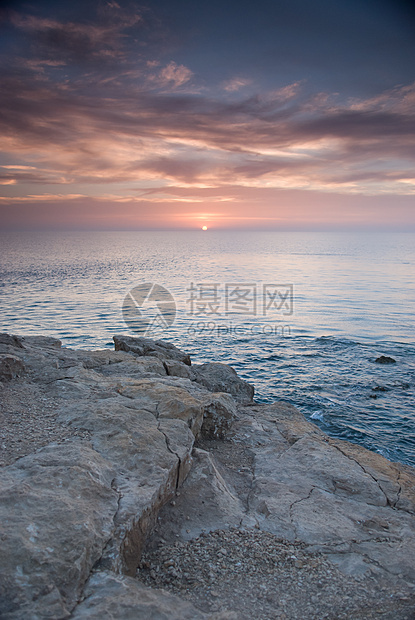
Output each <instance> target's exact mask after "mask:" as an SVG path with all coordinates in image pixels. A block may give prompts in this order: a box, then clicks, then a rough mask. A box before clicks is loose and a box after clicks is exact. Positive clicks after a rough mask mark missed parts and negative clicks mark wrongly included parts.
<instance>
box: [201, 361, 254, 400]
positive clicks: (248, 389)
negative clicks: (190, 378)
mask: <svg viewBox="0 0 415 620" xmlns="http://www.w3.org/2000/svg"><path fill="white" fill-rule="evenodd" d="M193 372H194V374H195V381H197V383H200V384H201V385H203V386H204V387H205V388H206V389H208V390H209V391H211V392H227V393H228V394H232V396H233V397H234V398H235V400H236V401H237V402H240V403H244V404H248V403H251V402H252V399H253V397H254V388H253V386H252V385H250V384H249V383H248V382H247V381H244V380H243V379H240V378H239V377H238V375H237V374H236V372H235V370H234V369H233V368H232V367H231V366H228V365H227V364H219V363H215V362H211V363H208V364H202V365H201V366H193Z"/></svg>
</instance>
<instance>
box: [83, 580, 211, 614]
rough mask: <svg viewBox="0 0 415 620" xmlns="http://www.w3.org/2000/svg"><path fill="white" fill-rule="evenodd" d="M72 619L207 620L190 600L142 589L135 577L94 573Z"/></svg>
mask: <svg viewBox="0 0 415 620" xmlns="http://www.w3.org/2000/svg"><path fill="white" fill-rule="evenodd" d="M72 618H73V620H84V619H85V620H86V619H88V620H94V619H96V620H113V619H115V618H117V619H118V618H119V619H120V620H148V619H149V618H151V620H208V618H211V616H208V615H205V614H203V613H202V612H201V611H199V610H198V609H196V608H195V607H194V606H193V605H192V604H191V603H188V602H187V601H184V600H181V599H180V598H179V597H177V596H174V595H173V594H169V593H168V592H165V591H164V590H153V589H152V588H146V587H145V586H143V585H142V584H141V583H140V582H138V581H137V580H136V579H132V578H131V577H124V576H121V575H114V574H113V573H108V572H98V573H95V574H94V575H93V576H92V577H91V579H90V580H89V583H88V586H87V588H86V590H85V600H84V601H83V602H82V603H81V604H80V605H78V607H77V608H76V611H75V613H74V614H73V616H72ZM212 620H213V618H212Z"/></svg>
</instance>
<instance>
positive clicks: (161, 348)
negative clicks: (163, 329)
mask: <svg viewBox="0 0 415 620" xmlns="http://www.w3.org/2000/svg"><path fill="white" fill-rule="evenodd" d="M113 340H114V344H115V350H116V351H128V352H131V353H134V354H135V355H156V356H158V357H160V358H161V359H164V358H167V359H173V360H178V361H179V362H183V363H184V364H187V365H188V366H190V363H191V362H190V356H189V355H187V354H186V353H183V352H182V351H180V350H179V349H178V348H177V347H175V346H174V345H173V344H171V343H170V342H165V341H164V340H150V338H133V337H132V336H114V338H113Z"/></svg>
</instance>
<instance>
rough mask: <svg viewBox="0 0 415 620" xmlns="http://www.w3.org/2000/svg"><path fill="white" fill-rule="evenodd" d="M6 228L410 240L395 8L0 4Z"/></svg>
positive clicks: (411, 132)
mask: <svg viewBox="0 0 415 620" xmlns="http://www.w3.org/2000/svg"><path fill="white" fill-rule="evenodd" d="M0 83H1V88H0V226H1V227H2V228H3V229H6V230H8V229H29V230H31V229H60V228H63V229H98V230H100V229H117V230H119V229H153V228H162V229H168V228H173V229H174V228H178V229H182V228H185V229H187V228H190V229H197V228H201V227H202V226H207V227H208V229H240V228H248V229H266V230H270V229H271V230H355V229H359V230H360V229H362V230H368V229H369V230H372V229H373V230H404V231H415V9H414V8H413V3H412V2H410V1H404V0H393V1H392V0H342V1H338V0H255V1H254V0H249V1H248V0H238V1H235V0H209V2H207V1H203V2H202V1H199V0H150V1H148V2H146V0H143V2H140V3H136V2H133V1H131V2H130V1H124V0H119V1H115V0H101V1H91V0H82V1H79V0H71V2H66V3H63V4H61V3H57V2H56V1H55V0H53V1H47V0H33V1H32V2H30V1H29V2H19V1H5V0H3V2H2V4H1V8H0Z"/></svg>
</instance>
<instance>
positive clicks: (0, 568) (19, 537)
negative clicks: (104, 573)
mask: <svg viewBox="0 0 415 620" xmlns="http://www.w3.org/2000/svg"><path fill="white" fill-rule="evenodd" d="M114 475H115V472H114V470H113V469H112V467H111V465H110V464H109V463H108V462H107V461H106V460H105V459H103V458H102V457H101V456H100V455H99V454H98V453H97V452H96V451H94V450H93V449H91V448H89V447H87V446H81V445H79V444H78V443H74V444H69V445H67V446H58V445H56V444H55V445H53V444H52V445H51V446H49V447H47V448H45V449H44V450H42V451H41V452H39V453H37V454H33V455H29V456H27V457H24V458H22V459H20V460H19V461H17V462H16V464H15V465H13V466H10V467H7V468H4V469H3V471H2V476H1V478H0V515H1V516H0V524H1V525H0V538H1V547H0V582H1V584H2V590H3V591H2V592H1V597H0V599H1V603H0V615H1V617H2V618H3V619H4V620H6V619H7V620H9V619H10V620H11V619H14V618H19V619H20V618H37V617H39V618H44V617H50V618H66V617H68V615H69V611H70V610H71V609H72V608H73V607H74V605H75V604H76V602H77V600H78V597H79V596H80V594H81V592H82V588H83V585H84V583H85V581H86V580H87V578H88V577H89V573H90V571H91V569H92V567H93V565H94V564H95V562H96V561H97V560H98V559H99V558H100V557H101V554H102V551H103V549H104V547H105V545H106V544H107V542H108V540H109V538H110V536H111V533H112V529H113V518H114V515H115V514H116V511H117V500H118V495H117V493H116V492H115V491H114V490H113V489H112V488H111V481H112V479H113V477H114Z"/></svg>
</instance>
